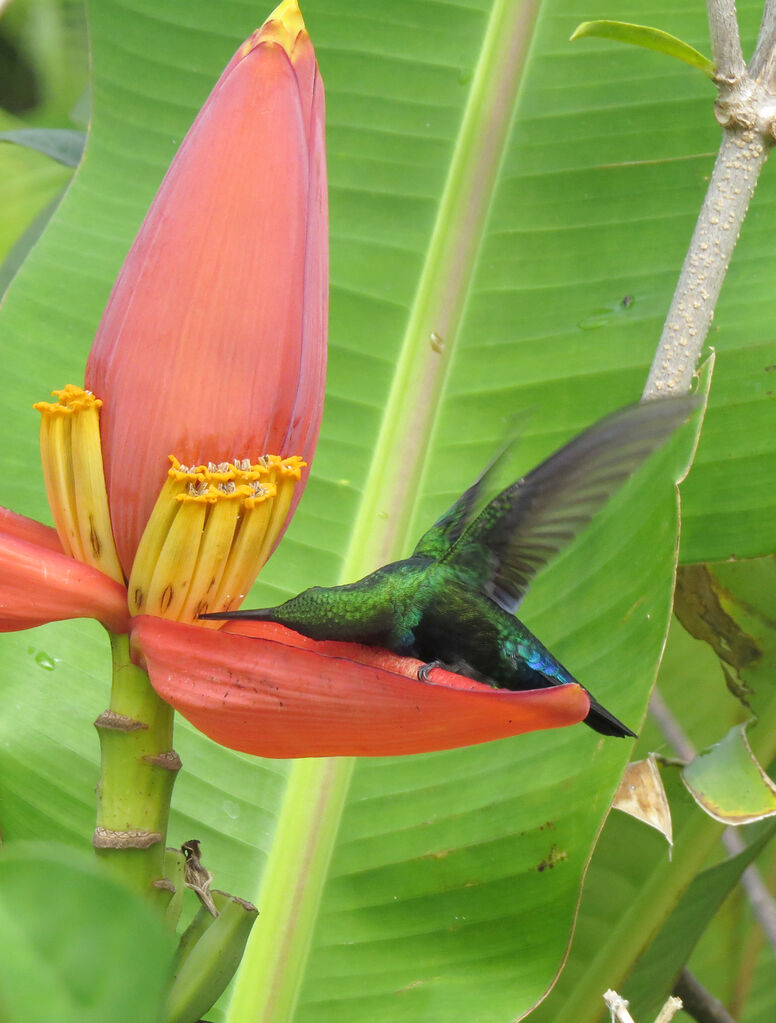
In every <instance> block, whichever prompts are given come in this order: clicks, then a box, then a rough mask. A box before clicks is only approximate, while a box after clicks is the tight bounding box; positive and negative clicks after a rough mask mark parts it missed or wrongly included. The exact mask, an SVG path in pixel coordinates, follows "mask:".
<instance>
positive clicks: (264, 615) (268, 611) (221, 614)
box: [197, 607, 274, 622]
mask: <svg viewBox="0 0 776 1023" xmlns="http://www.w3.org/2000/svg"><path fill="white" fill-rule="evenodd" d="M197 618H198V619H200V620H202V619H204V620H205V621H223V620H225V619H227V618H247V619H249V620H251V621H255V622H271V621H273V619H274V608H271V607H263V608H262V607H260V608H251V609H249V610H245V611H213V612H211V613H210V614H204V615H197Z"/></svg>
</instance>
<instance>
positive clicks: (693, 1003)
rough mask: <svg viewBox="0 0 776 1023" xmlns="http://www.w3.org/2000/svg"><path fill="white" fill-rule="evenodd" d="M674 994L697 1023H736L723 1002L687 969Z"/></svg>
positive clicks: (683, 972)
mask: <svg viewBox="0 0 776 1023" xmlns="http://www.w3.org/2000/svg"><path fill="white" fill-rule="evenodd" d="M674 994H676V995H678V997H679V998H681V1000H682V1003H683V1005H684V1011H685V1012H686V1013H687V1015H688V1016H692V1018H693V1019H694V1020H695V1021H696V1023H736V1021H735V1020H734V1019H733V1017H732V1016H731V1015H730V1013H729V1012H728V1011H727V1009H726V1008H725V1006H724V1005H723V1004H722V1002H720V1001H719V999H718V998H715V997H714V995H712V994H710V993H709V992H708V991H707V990H706V988H705V987H704V986H703V984H701V983H700V981H699V980H697V979H696V978H695V977H694V976H693V975H692V973H690V971H689V970H688V969H687V967H685V968H684V969H683V970H682V971H681V973H680V974H679V976H678V977H677V979H676V984H674Z"/></svg>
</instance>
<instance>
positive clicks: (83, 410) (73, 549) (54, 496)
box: [34, 384, 124, 583]
mask: <svg viewBox="0 0 776 1023" xmlns="http://www.w3.org/2000/svg"><path fill="white" fill-rule="evenodd" d="M51 393H52V394H53V395H54V397H56V398H57V399H58V400H57V401H55V402H48V401H40V402H38V403H37V404H36V405H35V406H34V407H35V408H36V409H37V410H38V411H39V412H40V413H41V415H42V419H41V425H40V451H41V460H42V462H43V475H44V478H45V481H46V492H47V494H48V500H49V505H50V506H51V513H52V515H53V516H54V525H55V526H56V528H57V533H58V534H59V539H60V541H61V543H62V547H63V548H64V550H65V552H66V553H67V554H69V555H71V557H73V558H77V559H78V560H79V561H83V562H85V563H86V564H87V565H91V566H92V567H93V568H98V569H99V570H100V571H101V572H105V574H106V575H109V576H111V578H113V579H115V580H116V581H117V582H120V583H123V582H124V576H123V573H122V571H121V565H120V564H119V559H118V555H117V554H116V546H115V544H114V542H113V531H112V529H111V524H110V513H109V511H108V496H107V492H106V489H105V474H104V472H103V467H102V445H101V443H100V420H99V416H100V411H99V410H100V406H101V405H102V402H101V401H100V400H99V398H95V397H94V395H93V394H92V393H91V392H90V391H84V390H83V388H81V387H76V386H74V385H73V384H68V385H67V387H65V388H63V389H62V390H61V391H52V392H51Z"/></svg>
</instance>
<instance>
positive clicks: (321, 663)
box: [131, 616, 590, 757]
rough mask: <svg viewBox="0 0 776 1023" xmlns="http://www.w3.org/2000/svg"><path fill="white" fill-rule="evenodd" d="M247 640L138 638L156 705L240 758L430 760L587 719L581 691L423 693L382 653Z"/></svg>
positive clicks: (441, 683)
mask: <svg viewBox="0 0 776 1023" xmlns="http://www.w3.org/2000/svg"><path fill="white" fill-rule="evenodd" d="M233 627H234V626H232V628H233ZM249 631H250V632H251V633H253V635H251V636H246V635H239V634H235V633H231V634H226V633H224V632H221V633H212V632H206V631H205V630H204V629H198V628H197V627H196V626H185V625H180V624H177V623H172V622H167V621H164V620H162V619H159V618H152V617H143V616H141V617H138V618H135V619H133V622H132V628H131V637H132V647H133V656H134V657H135V659H137V660H138V661H139V663H141V664H142V665H143V666H144V667H145V668H146V670H147V671H148V674H149V677H150V679H151V682H152V684H153V686H154V688H155V689H156V691H157V692H158V693H159V695H160V696H162V697H163V699H165V700H166V701H167V702H168V703H170V704H172V706H173V707H175V709H176V710H177V711H179V712H180V713H181V714H183V716H184V717H185V718H187V719H188V720H189V721H190V722H191V723H192V724H193V725H194V726H195V727H196V728H198V729H199V730H200V731H201V732H204V733H205V735H208V736H210V738H211V739H215V741H216V742H218V743H220V744H221V745H222V746H228V747H230V748H231V749H237V750H242V751H243V752H245V753H255V754H258V755H259V756H264V757H328V756H392V755H397V754H403V753H425V752H429V751H431V750H441V749H453V748H455V747H457V746H469V745H472V744H474V743H479V742H486V741H488V740H490V739H501V738H505V737H506V736H510V735H518V734H520V733H522V732H530V731H536V730H537V729H541V728H556V727H560V726H562V725H572V724H576V723H577V722H579V721H582V720H583V719H584V717H585V716H586V715H587V712H588V710H589V707H590V702H589V699H588V696H587V693H586V692H585V690H584V689H583V688H582V687H581V686H578V685H568V686H556V687H553V688H551V689H540V690H532V691H529V692H511V691H509V690H506V689H492V688H491V687H490V686H486V685H483V684H482V683H479V682H474V681H473V680H471V679H467V678H464V677H462V676H460V675H454V674H452V673H451V672H448V671H443V670H441V669H439V668H435V669H434V670H433V671H432V672H431V674H430V681H429V682H422V681H419V679H418V674H417V673H418V669H419V668H420V667H421V662H419V661H415V660H413V659H412V658H408V657H397V656H396V655H395V654H391V653H388V652H387V651H385V650H380V649H378V648H374V647H362V646H358V645H357V644H352V643H318V642H314V641H313V640H308V639H305V638H304V637H301V636H298V635H297V634H296V633H294V632H291V631H290V630H289V629H284V628H283V627H282V626H279V625H271V626H266V625H264V626H259V627H258V628H256V627H252V628H250V629H249ZM259 632H261V633H262V634H263V636H264V637H265V638H261V639H259V638H256V637H257V634H258V633H259ZM267 636H271V637H272V638H271V639H270V638H266V637H267Z"/></svg>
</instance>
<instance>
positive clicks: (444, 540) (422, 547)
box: [410, 434, 515, 561]
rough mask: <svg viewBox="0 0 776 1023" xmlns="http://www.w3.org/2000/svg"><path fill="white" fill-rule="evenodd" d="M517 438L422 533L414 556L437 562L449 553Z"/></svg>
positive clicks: (511, 436)
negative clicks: (482, 493)
mask: <svg viewBox="0 0 776 1023" xmlns="http://www.w3.org/2000/svg"><path fill="white" fill-rule="evenodd" d="M514 441H515V437H514V435H513V434H511V435H510V437H509V439H508V440H506V441H505V442H504V444H503V445H502V446H501V448H500V449H499V450H498V451H497V452H496V454H495V455H494V456H493V458H491V460H490V461H489V462H488V464H487V465H486V466H485V468H484V469H483V470H482V472H481V473H480V474H479V476H478V477H477V479H476V480H475V481H474V483H472V485H471V486H470V487H469V489H468V490H466V491H465V492H464V493H463V494H461V496H460V497H459V498H458V500H457V501H455V502H454V503H453V504H451V505H450V507H449V508H448V509H447V511H446V512H445V513H444V515H442V516H440V518H438V519H437V520H436V522H435V523H434V525H433V526H432V527H431V528H430V529H428V530H427V531H426V532H425V533H424V534H423V536H421V538H420V540H418V542H417V544H416V546H415V550H414V551H413V552H412V554H411V555H410V557H413V558H415V557H425V558H433V559H434V561H438V560H439V559H440V558H441V557H443V555H445V554H446V553H447V551H448V550H449V549H450V547H451V546H452V545H453V544H454V543H455V541H456V540H457V539H458V538H459V536H461V534H462V533H463V531H464V530H465V529H466V527H467V526H468V525H469V523H470V522H471V521H472V519H473V518H474V509H475V508H476V506H477V501H478V499H479V497H480V494H481V492H482V491H483V490H484V489H486V488H487V484H488V481H489V479H490V477H491V476H492V475H493V473H494V471H495V469H496V468H497V466H498V465H499V463H500V462H501V460H502V459H503V457H504V455H506V453H507V452H508V451H509V450H510V448H511V447H512V445H513V444H514Z"/></svg>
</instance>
